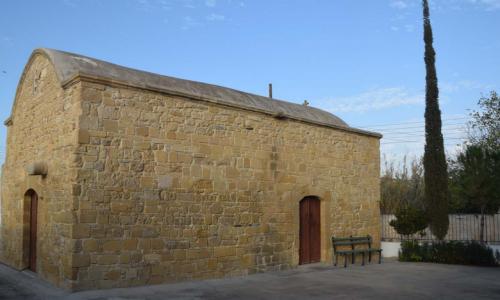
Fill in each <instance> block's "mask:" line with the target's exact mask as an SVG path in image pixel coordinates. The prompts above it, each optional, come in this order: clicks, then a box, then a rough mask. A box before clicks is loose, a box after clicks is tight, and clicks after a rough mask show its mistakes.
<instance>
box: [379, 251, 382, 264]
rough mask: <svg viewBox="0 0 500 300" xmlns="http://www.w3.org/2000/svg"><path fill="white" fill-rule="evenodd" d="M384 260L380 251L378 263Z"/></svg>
mask: <svg viewBox="0 0 500 300" xmlns="http://www.w3.org/2000/svg"><path fill="white" fill-rule="evenodd" d="M381 261H382V251H379V252H378V263H380V262H381Z"/></svg>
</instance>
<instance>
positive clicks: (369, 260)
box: [368, 252, 372, 262]
mask: <svg viewBox="0 0 500 300" xmlns="http://www.w3.org/2000/svg"><path fill="white" fill-rule="evenodd" d="M368 262H372V253H371V252H368Z"/></svg>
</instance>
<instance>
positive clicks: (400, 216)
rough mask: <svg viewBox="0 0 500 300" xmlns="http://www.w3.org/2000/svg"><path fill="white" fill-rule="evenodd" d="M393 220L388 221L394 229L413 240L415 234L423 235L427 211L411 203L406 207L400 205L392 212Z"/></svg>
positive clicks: (426, 222)
mask: <svg viewBox="0 0 500 300" xmlns="http://www.w3.org/2000/svg"><path fill="white" fill-rule="evenodd" d="M394 216H395V217H396V219H395V220H392V221H390V222H389V225H391V226H392V227H394V230H396V232H397V233H398V234H400V235H404V236H407V237H409V238H411V239H412V240H415V234H417V233H419V234H420V236H425V231H424V230H425V229H426V228H427V224H428V218H427V212H426V211H425V210H423V209H420V208H415V207H413V206H412V205H411V204H410V205H408V206H407V207H401V208H398V209H397V210H396V212H395V213H394Z"/></svg>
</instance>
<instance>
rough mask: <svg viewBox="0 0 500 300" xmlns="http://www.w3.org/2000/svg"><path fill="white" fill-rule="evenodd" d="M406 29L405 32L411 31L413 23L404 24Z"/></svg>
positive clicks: (413, 27)
mask: <svg viewBox="0 0 500 300" xmlns="http://www.w3.org/2000/svg"><path fill="white" fill-rule="evenodd" d="M405 28H406V31H407V32H413V29H415V26H413V25H405Z"/></svg>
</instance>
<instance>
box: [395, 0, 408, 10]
mask: <svg viewBox="0 0 500 300" xmlns="http://www.w3.org/2000/svg"><path fill="white" fill-rule="evenodd" d="M391 7H393V8H398V9H403V8H407V7H408V4H406V2H404V1H394V2H392V3H391Z"/></svg>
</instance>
